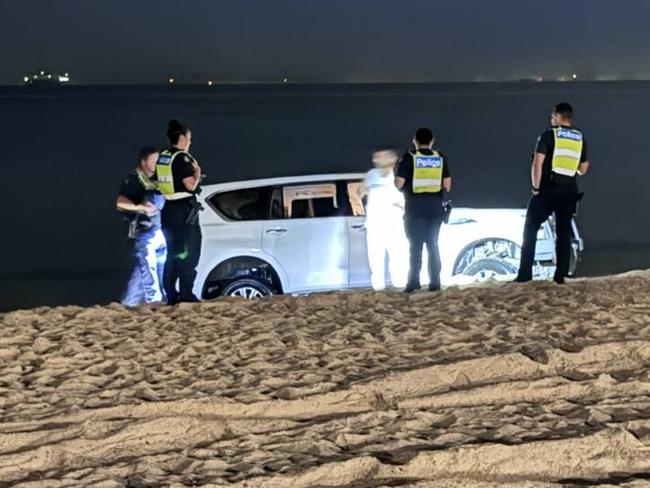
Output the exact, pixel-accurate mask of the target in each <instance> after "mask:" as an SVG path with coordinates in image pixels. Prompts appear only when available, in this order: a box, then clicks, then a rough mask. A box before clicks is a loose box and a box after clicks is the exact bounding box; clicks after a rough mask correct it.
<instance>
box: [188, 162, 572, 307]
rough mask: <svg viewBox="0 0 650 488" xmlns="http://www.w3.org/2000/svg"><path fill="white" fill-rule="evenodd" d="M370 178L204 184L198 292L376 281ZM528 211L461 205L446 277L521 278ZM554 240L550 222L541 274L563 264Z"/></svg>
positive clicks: (543, 233) (541, 246)
mask: <svg viewBox="0 0 650 488" xmlns="http://www.w3.org/2000/svg"><path fill="white" fill-rule="evenodd" d="M363 178H364V175H363V174H335V175H318V176H302V177H289V178H273V179H266V180H254V181H245V182H239V183H225V184H219V185H209V186H206V187H204V188H203V193H202V196H201V198H200V200H201V203H203V205H204V207H205V211H204V212H202V213H201V227H202V231H203V249H202V252H201V260H200V262H199V266H198V275H197V279H196V282H195V293H196V295H197V296H200V297H202V298H214V297H217V296H242V297H245V298H258V297H261V296H265V295H271V294H278V293H293V294H297V293H312V292H318V291H325V290H339V289H345V288H366V287H370V268H369V266H368V256H367V249H366V234H365V226H364V220H365V217H364V202H363V201H361V200H360V199H359V198H358V197H357V196H356V195H357V191H356V190H357V187H358V185H359V184H360V183H361V181H362V180H363ZM525 214H526V211H525V210H522V209H504V210H491V209H469V208H455V209H454V210H453V211H452V213H451V219H450V220H449V223H448V224H447V225H443V228H442V230H441V232H440V239H439V247H440V255H441V260H442V271H441V282H442V284H443V285H453V284H464V283H468V282H472V281H477V280H485V279H490V278H496V279H511V278H513V277H514V275H515V274H516V272H517V268H518V265H519V254H520V248H521V239H522V234H523V226H524V218H525ZM573 233H574V242H573V253H572V266H571V271H572V273H573V272H574V271H575V267H576V265H577V262H578V256H579V252H580V251H582V247H583V244H582V240H581V239H580V236H579V234H578V228H577V226H576V224H575V222H574V224H573ZM554 239H555V234H554V229H553V222H552V220H550V221H548V222H546V223H545V224H544V225H543V226H542V228H541V229H540V231H539V239H538V242H537V249H536V254H535V262H536V265H535V277H536V278H547V277H549V276H552V274H553V272H554V270H555V264H554V259H555V249H554V248H555V244H554ZM407 259H408V258H407ZM425 259H426V258H425ZM405 266H408V263H405ZM423 268H426V266H423ZM386 276H387V277H388V276H389V274H388V273H387V274H386ZM425 278H426V277H425ZM423 282H426V281H423ZM387 284H390V283H387Z"/></svg>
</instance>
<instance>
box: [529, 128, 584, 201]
mask: <svg viewBox="0 0 650 488" xmlns="http://www.w3.org/2000/svg"><path fill="white" fill-rule="evenodd" d="M556 128H557V126H553V127H551V128H549V129H547V130H545V131H544V132H542V134H541V135H540V136H539V138H538V139H537V145H536V147H535V152H536V153H540V154H545V155H546V157H545V158H544V164H543V165H542V180H541V182H540V185H539V187H540V189H543V188H546V187H548V186H550V185H554V184H556V185H567V184H569V185H571V184H574V185H575V184H576V177H575V176H566V175H559V174H557V173H553V171H552V169H553V151H554V150H555V135H554V134H553V129H556ZM572 129H576V130H580V129H578V128H577V127H572ZM580 132H582V131H580ZM586 161H589V159H588V156H587V141H586V139H585V137H584V134H583V136H582V154H581V155H580V162H581V163H584V162H586Z"/></svg>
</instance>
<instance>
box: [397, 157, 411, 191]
mask: <svg viewBox="0 0 650 488" xmlns="http://www.w3.org/2000/svg"><path fill="white" fill-rule="evenodd" d="M409 170H411V171H412V170H413V163H412V162H411V155H410V154H409V153H406V154H405V155H404V157H402V161H401V162H400V163H399V166H398V167H397V176H395V187H396V188H397V189H398V190H402V189H403V188H404V185H405V184H406V178H407V177H408V172H409Z"/></svg>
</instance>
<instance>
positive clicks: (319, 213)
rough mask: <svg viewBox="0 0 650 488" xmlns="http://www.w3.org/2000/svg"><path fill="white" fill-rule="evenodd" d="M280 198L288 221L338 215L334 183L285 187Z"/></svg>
mask: <svg viewBox="0 0 650 488" xmlns="http://www.w3.org/2000/svg"><path fill="white" fill-rule="evenodd" d="M282 197H283V201H284V215H285V217H287V218H290V219H304V218H314V217H332V216H336V215H340V210H339V205H338V198H337V195H336V185H335V184H334V183H316V184H311V185H299V186H286V187H284V188H283V189H282Z"/></svg>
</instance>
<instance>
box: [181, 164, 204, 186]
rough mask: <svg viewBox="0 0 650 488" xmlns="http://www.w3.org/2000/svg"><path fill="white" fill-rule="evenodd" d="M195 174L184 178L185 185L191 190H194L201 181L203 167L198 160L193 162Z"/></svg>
mask: <svg viewBox="0 0 650 488" xmlns="http://www.w3.org/2000/svg"><path fill="white" fill-rule="evenodd" d="M192 168H193V170H194V174H193V175H192V176H187V177H185V178H183V185H185V188H186V189H187V191H189V192H193V191H194V190H196V188H197V187H198V186H199V183H201V167H200V166H199V164H198V163H197V162H194V163H192Z"/></svg>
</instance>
